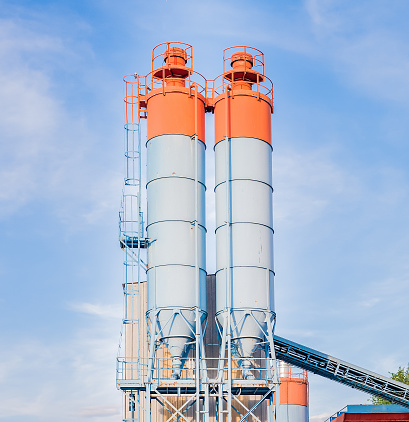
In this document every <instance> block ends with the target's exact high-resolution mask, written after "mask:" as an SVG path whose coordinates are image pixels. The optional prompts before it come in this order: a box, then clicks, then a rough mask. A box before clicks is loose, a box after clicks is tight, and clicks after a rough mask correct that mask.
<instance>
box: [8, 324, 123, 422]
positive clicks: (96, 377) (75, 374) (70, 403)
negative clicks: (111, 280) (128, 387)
mask: <svg viewBox="0 0 409 422" xmlns="http://www.w3.org/2000/svg"><path fill="white" fill-rule="evenodd" d="M114 331H116V330H115V329H113V327H112V326H111V327H110V328H109V329H106V328H105V329H103V328H102V327H101V326H94V327H92V328H91V327H89V328H84V329H82V331H80V332H77V333H76V334H75V335H74V336H70V337H68V338H67V339H66V340H62V341H61V340H57V339H53V340H52V341H48V342H39V341H31V340H28V339H20V340H19V341H17V342H16V343H15V344H14V345H13V346H10V347H9V348H8V349H7V350H2V352H1V362H2V363H3V364H4V365H9V364H10V363H13V362H16V361H18V362H19V364H18V365H15V364H13V365H12V370H8V371H7V374H6V376H5V377H3V379H2V380H1V384H0V388H1V391H2V401H1V404H0V418H4V419H5V420H6V419H7V418H10V417H17V416H23V415H24V416H26V417H31V418H39V419H41V420H43V421H48V420H50V421H51V420H55V418H56V417H58V419H59V420H60V421H63V422H71V421H82V420H83V421H86V420H89V418H92V417H94V418H96V417H103V418H104V420H106V421H109V422H110V421H112V422H114V421H117V420H118V418H120V414H121V405H120V403H121V393H120V392H119V391H116V388H115V378H114V368H115V356H116V348H117V342H116V338H115V336H113V335H112V333H113V332H114ZM22 384H23V385H24V386H25V388H26V389H27V390H29V391H30V394H28V395H26V396H24V405H22V396H21V385H22ZM95 420H98V419H95Z"/></svg>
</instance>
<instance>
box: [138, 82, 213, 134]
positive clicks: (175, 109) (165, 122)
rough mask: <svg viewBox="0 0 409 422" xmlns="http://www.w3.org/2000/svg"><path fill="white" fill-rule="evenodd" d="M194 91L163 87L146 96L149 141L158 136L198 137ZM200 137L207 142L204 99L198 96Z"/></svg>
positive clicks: (198, 128)
mask: <svg viewBox="0 0 409 422" xmlns="http://www.w3.org/2000/svg"><path fill="white" fill-rule="evenodd" d="M195 101H196V100H195V91H194V90H193V89H192V90H189V88H185V87H175V86H170V87H164V88H159V89H155V90H153V91H151V92H150V93H149V94H148V95H147V96H146V109H147V115H148V118H147V135H148V140H149V139H151V138H153V137H155V136H159V135H168V134H175V135H176V134H177V135H188V136H193V135H194V134H195ZM196 110H197V136H198V138H199V139H200V140H201V141H202V142H205V99H204V97H203V96H202V95H200V94H198V95H197V108H196Z"/></svg>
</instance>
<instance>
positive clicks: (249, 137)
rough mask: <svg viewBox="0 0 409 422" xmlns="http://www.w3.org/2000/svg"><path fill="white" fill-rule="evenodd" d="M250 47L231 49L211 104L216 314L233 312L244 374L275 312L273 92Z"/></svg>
mask: <svg viewBox="0 0 409 422" xmlns="http://www.w3.org/2000/svg"><path fill="white" fill-rule="evenodd" d="M252 50H253V49H250V48H248V47H247V48H243V50H241V51H240V50H239V51H237V49H236V51H235V52H234V53H233V54H232V55H231V56H230V62H231V65H232V69H230V70H228V71H225V72H224V73H223V78H224V80H226V81H227V82H225V84H224V85H223V92H222V93H221V94H220V95H219V96H218V97H216V99H215V106H214V113H215V132H216V138H215V142H216V145H215V156H216V183H215V186H216V187H215V193H216V260H217V262H216V266H217V271H216V316H217V318H218V321H219V324H220V325H221V326H223V322H224V318H223V315H226V313H228V312H230V313H231V344H232V349H233V354H234V355H235V356H236V357H237V358H238V360H239V363H240V366H241V367H242V370H243V376H244V377H245V378H248V379H251V378H252V374H251V372H250V371H249V368H250V365H251V363H250V358H251V357H252V355H253V352H254V350H255V348H256V346H257V344H258V343H260V342H262V341H263V340H264V339H265V338H266V334H267V331H268V330H267V322H266V321H267V319H268V318H269V319H270V320H271V319H272V318H274V315H275V314H274V270H273V213H272V194H273V188H272V146H271V112H272V99H271V97H270V96H269V95H265V94H263V93H261V92H260V91H261V86H262V82H264V81H265V80H266V78H265V76H264V60H263V59H262V55H260V54H259V53H257V51H256V52H255V53H253V54H249V51H252ZM253 51H254V50H253ZM257 55H258V58H256V56H257ZM226 60H227V59H225V60H224V61H226ZM261 61H262V69H260V71H261V73H260V72H258V71H257V70H255V69H256V65H257V64H258V63H259V62H260V63H261ZM228 82H230V84H229V83H228ZM270 92H271V91H270ZM268 94H269V93H268Z"/></svg>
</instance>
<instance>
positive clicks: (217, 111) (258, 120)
mask: <svg viewBox="0 0 409 422" xmlns="http://www.w3.org/2000/svg"><path fill="white" fill-rule="evenodd" d="M250 92H251V94H250V95H249V91H248V90H234V92H233V95H232V92H231V91H230V93H229V97H228V107H227V109H228V110H229V111H228V112H226V93H223V94H221V95H219V96H218V97H217V98H216V100H215V105H214V126H215V143H217V142H220V141H221V140H223V139H225V137H226V136H227V137H229V138H236V137H248V138H258V139H261V140H263V141H265V142H268V143H269V144H270V145H271V111H272V105H271V100H270V99H269V98H268V97H267V96H266V95H263V94H259V95H260V98H258V96H257V93H256V92H254V91H250ZM254 94H256V95H254ZM227 113H228V114H229V116H227V118H228V121H227V124H226V114H227ZM226 132H227V133H226Z"/></svg>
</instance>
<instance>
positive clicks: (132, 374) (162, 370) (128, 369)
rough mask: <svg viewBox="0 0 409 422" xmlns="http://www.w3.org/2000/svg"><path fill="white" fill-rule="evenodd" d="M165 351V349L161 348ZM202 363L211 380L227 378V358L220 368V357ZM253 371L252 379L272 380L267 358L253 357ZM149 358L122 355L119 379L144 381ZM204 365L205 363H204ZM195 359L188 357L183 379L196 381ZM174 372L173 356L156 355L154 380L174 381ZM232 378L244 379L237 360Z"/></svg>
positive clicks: (118, 361)
mask: <svg viewBox="0 0 409 422" xmlns="http://www.w3.org/2000/svg"><path fill="white" fill-rule="evenodd" d="M159 350H160V351H162V352H163V351H165V349H159ZM202 361H203V362H202V363H203V364H205V366H206V370H207V374H208V377H209V381H210V382H211V381H216V379H221V378H223V379H227V375H228V368H227V359H226V360H225V365H224V367H223V368H221V369H220V368H218V364H219V358H216V357H215V358H206V359H202ZM251 362H252V368H251V369H250V370H251V373H252V374H253V376H254V380H252V381H255V382H257V381H265V382H267V381H270V380H271V379H272V376H271V368H269V366H268V361H267V359H265V358H252V359H251ZM148 364H149V358H146V357H143V358H137V357H120V358H118V359H117V381H135V382H140V383H142V382H144V381H145V379H146V377H147V373H148ZM202 367H203V365H202ZM195 371H196V370H195V359H194V357H188V358H187V359H186V361H185V363H184V365H183V369H182V371H181V376H180V380H182V381H194V380H195V377H196V373H195ZM172 373H173V368H172V358H171V357H155V358H154V364H153V376H152V381H153V382H155V383H160V382H161V381H174V379H172V378H171V375H172ZM232 380H233V381H234V380H240V381H243V380H244V379H243V375H242V370H241V368H240V367H239V365H238V363H237V361H236V360H233V369H232Z"/></svg>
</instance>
